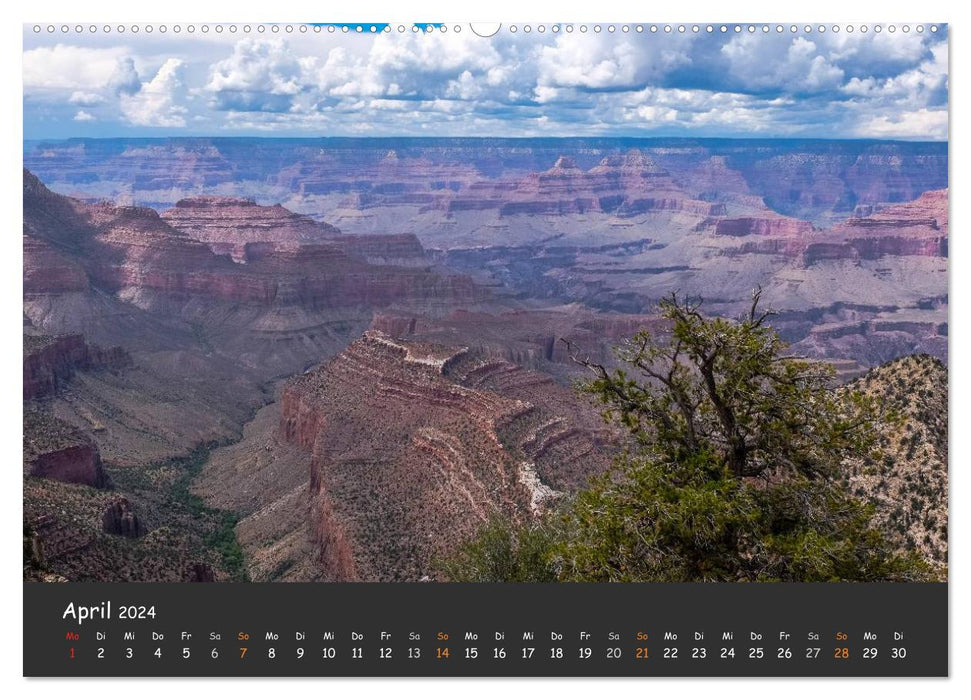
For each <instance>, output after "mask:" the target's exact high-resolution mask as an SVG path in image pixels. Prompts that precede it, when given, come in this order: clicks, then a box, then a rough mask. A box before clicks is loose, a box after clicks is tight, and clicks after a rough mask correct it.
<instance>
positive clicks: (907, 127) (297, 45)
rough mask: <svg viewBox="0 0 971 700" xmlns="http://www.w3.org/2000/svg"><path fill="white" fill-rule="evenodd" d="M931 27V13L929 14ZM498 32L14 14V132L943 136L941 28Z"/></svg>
mask: <svg viewBox="0 0 971 700" xmlns="http://www.w3.org/2000/svg"><path fill="white" fill-rule="evenodd" d="M926 26H927V25H925V27H926ZM775 27H776V25H771V26H770V27H769V31H768V32H763V30H762V25H756V26H755V31H754V32H749V31H748V25H742V26H741V28H740V29H741V31H739V32H736V31H735V28H734V26H732V27H729V29H728V31H727V32H725V33H722V32H720V31H719V29H720V27H719V26H718V25H716V26H715V31H714V32H713V33H710V34H709V33H707V32H706V31H705V28H704V25H702V27H701V31H700V32H698V33H694V32H692V31H691V29H690V27H689V28H688V31H686V32H684V33H679V32H678V31H677V30H676V29H675V30H674V31H672V32H671V33H665V32H664V31H663V30H661V31H658V32H657V33H651V32H650V31H649V28H648V27H645V29H644V31H643V32H642V33H637V32H636V31H634V25H631V29H630V31H629V32H628V33H623V32H622V31H621V28H620V25H618V26H617V29H616V31H615V32H614V33H609V32H607V31H606V25H604V30H603V31H601V32H600V33H595V32H593V31H592V29H589V30H588V31H587V32H585V33H581V32H580V31H579V28H576V29H574V31H572V32H567V31H566V28H565V27H561V28H560V31H558V32H556V33H554V32H553V31H551V28H550V25H548V26H547V28H546V31H545V32H544V33H542V34H540V33H539V32H538V31H536V30H535V29H534V30H533V31H532V32H530V33H528V34H527V33H524V32H523V31H522V29H521V28H520V29H519V31H517V32H515V33H513V32H510V31H508V28H504V29H503V30H502V31H500V32H499V34H497V35H496V36H494V37H492V38H488V39H486V38H482V37H478V36H476V35H475V34H473V33H472V32H471V31H469V30H468V27H467V26H466V27H463V31H461V32H455V31H454V28H452V27H449V30H448V31H446V32H441V31H439V30H437V29H436V30H433V31H431V32H428V33H425V32H413V31H410V29H411V28H410V27H409V28H408V31H405V32H404V33H399V32H397V31H396V29H397V27H395V31H391V32H390V33H378V34H376V35H371V34H368V33H366V32H365V33H363V34H358V33H356V32H353V31H352V32H350V33H347V34H345V33H342V32H341V31H340V30H339V29H338V30H337V31H335V32H333V33H331V32H329V31H328V28H327V27H323V28H322V29H321V30H320V31H315V29H314V28H313V27H309V28H307V29H306V31H305V32H301V31H300V25H293V26H292V31H290V32H287V31H286V26H277V27H276V31H274V26H273V25H266V26H265V31H264V32H262V33H259V32H257V31H256V25H253V26H252V27H251V30H252V31H250V32H249V33H245V32H244V31H243V25H238V26H237V27H236V31H234V32H231V31H230V28H229V25H223V26H222V27H220V29H221V30H222V31H220V32H217V31H216V25H209V31H208V32H207V33H202V32H201V31H200V30H199V29H197V30H196V31H195V32H194V33H193V34H191V35H190V34H188V33H187V32H186V31H185V28H183V30H182V32H180V33H178V34H176V33H175V32H174V31H173V30H172V28H169V31H167V32H166V33H165V34H162V33H160V32H159V31H158V29H157V28H155V30H154V31H153V32H152V33H148V32H146V31H145V29H144V28H143V29H142V30H141V31H140V32H139V33H137V34H134V33H132V32H131V30H130V28H129V29H128V31H126V32H124V33H119V32H117V30H113V31H112V32H110V33H107V34H106V33H104V32H103V31H102V30H100V29H99V31H98V32H96V33H90V32H89V31H87V30H85V31H84V32H82V33H77V32H75V31H74V29H73V27H72V28H71V29H70V30H69V31H68V32H66V33H62V32H61V30H60V28H57V30H56V31H55V32H54V33H48V32H47V30H46V27H45V28H44V29H43V31H41V32H40V33H35V32H34V31H33V28H32V26H31V25H27V26H25V27H24V55H23V77H24V138H25V139H38V138H66V137H78V136H87V137H105V136H182V135H185V136H188V135H210V136H219V135H224V136H242V135H258V136H274V135H279V136H398V135H411V136H422V135H425V136H588V135H603V136H698V137H713V136H718V137H732V136H737V137H760V138H765V137H818V138H885V139H912V140H938V141H940V140H946V139H947V126H948V117H947V99H948V83H947V70H948V47H947V32H946V27H940V28H939V30H938V31H937V32H931V31H929V29H927V28H925V31H923V32H921V33H918V32H917V31H916V30H915V29H914V28H911V30H910V31H909V32H906V33H905V32H903V31H902V29H897V31H895V32H893V33H891V32H889V31H888V30H887V29H884V31H881V32H879V33H877V32H875V31H873V28H872V27H871V28H870V31H868V32H866V33H863V32H861V31H860V30H859V28H857V30H856V31H854V32H852V33H850V32H847V31H846V30H845V28H844V29H843V30H842V31H839V32H833V31H832V28H828V30H827V31H825V32H822V33H821V32H819V31H816V30H814V31H812V32H809V33H807V32H805V31H804V30H803V29H802V28H801V27H800V28H799V30H798V31H797V32H795V33H793V32H790V31H789V28H788V27H786V28H785V30H784V31H783V32H781V33H780V32H777V31H776V28H775Z"/></svg>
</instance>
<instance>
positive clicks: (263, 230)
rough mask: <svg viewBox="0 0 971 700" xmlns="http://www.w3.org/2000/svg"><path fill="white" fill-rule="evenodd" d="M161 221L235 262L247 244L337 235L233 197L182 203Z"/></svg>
mask: <svg viewBox="0 0 971 700" xmlns="http://www.w3.org/2000/svg"><path fill="white" fill-rule="evenodd" d="M162 219H164V220H165V221H166V222H167V223H168V224H169V225H171V226H172V227H173V228H175V229H178V230H179V231H182V232H184V233H185V234H187V235H188V236H190V237H191V238H194V239H195V240H197V241H201V242H203V243H208V244H209V247H210V248H211V249H212V250H213V252H215V253H217V254H220V255H229V256H231V257H232V258H233V260H234V261H236V262H245V260H246V256H245V254H244V251H245V247H246V244H247V243H262V242H271V243H324V242H327V241H328V240H330V239H331V238H333V237H334V236H335V235H337V234H339V233H340V232H339V231H338V230H337V229H335V228H334V227H333V226H330V225H328V224H325V223H322V222H318V221H314V220H313V219H311V218H310V217H307V216H301V215H299V214H294V213H293V212H291V211H288V210H286V209H284V208H283V207H282V206H280V205H279V204H277V205H275V206H272V207H261V206H259V205H257V203H256V202H255V201H253V200H252V199H240V198H235V197H194V198H190V199H182V200H179V201H178V202H177V203H176V205H175V206H174V207H172V208H171V209H168V210H166V211H165V212H163V213H162Z"/></svg>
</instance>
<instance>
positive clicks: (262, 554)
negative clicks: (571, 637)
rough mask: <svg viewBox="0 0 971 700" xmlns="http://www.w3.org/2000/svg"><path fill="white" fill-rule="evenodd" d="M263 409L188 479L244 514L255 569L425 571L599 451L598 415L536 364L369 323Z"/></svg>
mask: <svg viewBox="0 0 971 700" xmlns="http://www.w3.org/2000/svg"><path fill="white" fill-rule="evenodd" d="M264 411H265V415H260V416H258V417H257V419H256V420H255V421H254V425H253V430H252V432H248V433H247V435H246V436H244V439H243V442H241V443H240V445H239V446H233V447H231V448H226V450H225V456H224V455H223V454H222V453H223V452H224V451H222V450H220V451H217V453H216V454H215V455H214V459H213V462H212V463H211V464H210V466H209V467H207V470H206V473H205V474H204V476H203V478H202V480H201V483H200V492H201V493H203V494H204V495H206V496H207V498H211V499H212V500H213V502H214V503H216V504H218V505H220V506H221V507H233V506H235V507H236V508H238V509H240V510H241V511H242V512H243V514H244V515H246V517H244V519H243V520H242V521H241V522H240V525H239V526H238V528H237V532H238V534H239V537H240V540H241V542H243V545H244V548H246V550H247V552H248V554H250V555H251V556H252V560H251V563H250V572H251V575H252V576H253V577H254V578H257V579H266V578H269V579H283V580H307V579H308V578H311V579H314V580H381V581H391V580H419V579H421V578H422V577H425V576H430V577H434V576H435V568H434V561H435V559H436V557H438V556H440V555H443V554H445V553H447V552H449V551H451V549H452V548H453V547H455V546H456V545H457V544H458V543H459V542H461V541H462V540H463V539H464V538H465V537H467V536H469V535H471V534H472V533H473V532H475V531H476V530H477V529H478V527H480V526H481V525H482V524H483V523H484V522H486V521H487V520H488V519H489V517H491V516H492V515H493V514H496V513H502V514H504V515H506V516H507V517H510V518H512V519H514V520H520V521H521V520H524V519H529V518H531V517H533V516H534V515H536V514H538V513H540V512H542V511H543V510H544V509H545V508H546V507H548V506H549V504H550V503H551V502H552V500H554V499H555V498H556V497H557V494H559V493H563V492H567V491H571V490H574V489H576V488H579V487H581V486H583V485H585V483H586V482H587V479H588V478H589V477H590V476H592V475H594V474H599V473H602V472H603V471H604V470H605V469H606V467H607V464H608V461H609V454H610V452H611V449H610V448H609V447H608V445H609V443H610V440H611V435H609V434H607V433H606V432H605V431H604V429H603V426H602V424H601V422H600V419H599V416H598V415H597V413H596V410H595V409H594V408H593V407H592V406H588V405H586V404H585V403H582V402H580V401H579V400H578V399H577V397H576V396H575V395H574V394H573V393H572V391H571V390H570V389H569V388H567V387H564V386H561V385H559V384H557V383H556V382H554V381H553V380H552V378H551V377H549V376H548V375H545V374H542V373H539V372H535V371H530V370H525V369H523V368H521V367H519V366H517V365H514V364H512V363H510V362H508V361H507V360H504V359H502V358H501V357H495V356H489V355H486V354H483V353H481V352H477V351H474V350H470V349H469V348H464V347H457V346H445V345H440V344H437V343H428V342H421V341H417V340H413V339H407V340H405V339H396V338H393V337H391V336H389V335H386V334H385V333H382V332H379V331H368V332H367V333H366V334H365V335H364V336H363V337H362V338H361V339H359V340H358V341H356V342H354V343H353V344H351V346H350V347H348V348H347V350H345V351H344V352H343V353H341V354H340V355H339V356H337V357H336V358H334V359H333V360H331V361H330V362H328V363H326V364H324V365H321V366H320V367H317V368H315V369H313V370H310V371H308V372H307V373H305V374H304V375H302V376H300V377H298V378H296V379H294V380H291V381H290V382H289V383H287V385H286V387H285V389H284V390H283V392H282V396H281V399H280V401H279V402H278V403H277V404H274V407H273V408H270V407H268V408H267V409H264ZM261 413H262V412H261ZM376 415H380V420H375V416H376ZM273 418H275V419H276V420H277V425H276V426H275V428H273V427H272V424H271V423H270V420H272V419H273ZM244 465H245V466H244ZM257 483H265V484H266V487H265V488H255V486H256V484H257ZM307 513H309V516H308V515H306V514H307Z"/></svg>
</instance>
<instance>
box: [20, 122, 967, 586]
mask: <svg viewBox="0 0 971 700" xmlns="http://www.w3.org/2000/svg"><path fill="white" fill-rule="evenodd" d="M24 166H25V167H24V176H23V217H24V218H23V259H24V262H23V377H24V383H23V405H24V456H23V473H24V548H25V564H24V577H25V580H31V581H63V580H70V581H92V580H93V581H187V582H189V581H192V582H205V581H231V580H237V581H243V580H249V581H443V580H447V576H446V574H445V573H444V569H443V566H442V561H443V560H446V559H447V558H448V557H449V556H450V555H451V554H452V553H454V552H455V551H456V549H457V548H459V547H460V546H461V545H462V543H463V542H465V541H467V540H469V539H470V538H473V537H474V536H475V535H476V534H477V533H478V532H480V531H481V530H482V529H483V527H485V526H487V525H488V524H489V523H490V522H492V521H493V520H495V519H496V518H502V519H505V520H506V521H509V522H512V523H517V524H528V523H530V522H534V521H536V520H537V519H539V518H542V517H543V516H544V515H545V514H547V513H550V512H552V511H553V510H554V509H555V508H557V507H558V504H561V503H563V502H567V501H568V500H569V499H570V498H571V497H572V495H573V494H576V493H577V492H579V491H581V490H583V489H585V488H586V487H587V486H588V484H589V483H590V481H591V479H596V478H597V477H600V476H602V475H604V474H606V473H608V471H609V469H610V466H611V464H612V462H613V461H614V460H615V458H616V457H617V456H618V455H620V454H622V453H623V452H624V451H625V450H626V449H628V448H629V447H630V442H629V440H630V438H629V436H628V435H626V434H624V433H623V431H619V430H618V429H617V428H616V426H613V425H610V424H609V423H605V422H604V420H603V419H602V416H601V412H602V407H601V406H598V405H597V404H596V403H595V402H594V401H593V400H592V399H591V397H589V396H587V395H584V394H583V393H581V392H578V391H576V390H575V387H574V384H575V383H576V382H577V381H580V380H584V379H587V378H588V369H587V367H585V366H583V364H582V363H579V362H577V359H578V357H582V358H583V359H584V361H585V362H587V363H596V364H599V365H602V366H604V367H607V368H608V369H611V368H614V367H616V366H617V359H616V356H615V353H614V348H615V347H616V346H619V345H623V344H624V343H625V341H627V339H629V338H631V337H632V336H634V335H635V334H636V333H637V332H638V331H640V330H643V329H647V330H650V331H651V332H654V333H657V334H660V335H662V336H663V335H664V334H665V333H667V332H668V330H669V329H668V326H667V325H666V323H665V321H664V320H663V319H662V318H661V317H660V316H659V314H658V313H657V304H658V302H659V300H661V299H663V298H665V297H667V296H668V295H670V294H671V293H672V292H677V293H678V294H680V295H683V296H684V297H688V298H694V299H699V300H703V303H704V308H705V310H706V311H707V312H709V313H711V314H713V315H715V316H718V317H723V318H726V319H734V318H738V317H740V315H743V314H745V313H746V312H747V311H748V310H749V306H750V304H751V295H752V291H753V290H754V289H761V290H762V293H761V294H762V296H761V298H762V300H763V302H764V303H765V304H766V305H767V306H768V307H769V308H771V310H772V312H773V315H772V317H771V321H770V322H771V324H772V327H773V328H774V329H775V330H776V331H777V332H778V333H779V334H780V336H781V337H782V339H783V340H784V341H785V342H786V343H787V344H788V349H787V353H788V354H789V355H791V356H796V357H804V358H809V359H812V360H818V361H821V362H825V363H828V364H830V365H832V366H833V368H834V369H835V377H836V380H835V381H836V385H834V390H835V389H836V387H837V386H839V387H847V386H848V387H852V388H853V389H854V390H858V391H860V392H862V393H864V394H866V395H868V396H871V397H877V398H878V399H879V400H880V401H881V402H884V403H885V404H886V405H888V406H892V407H893V412H894V415H896V416H902V417H903V418H901V419H900V420H896V419H895V420H894V421H891V420H889V419H888V420H887V421H886V422H885V423H883V424H881V427H880V435H879V436H878V437H879V442H880V449H881V450H882V453H881V454H882V455H883V458H882V459H881V460H880V461H878V462H873V463H863V462H847V464H846V465H845V473H844V475H843V476H844V477H845V480H846V483H847V488H848V489H849V490H850V491H852V493H853V494H854V495H855V496H856V497H858V498H860V499H862V500H864V501H866V502H867V503H869V504H872V506H873V510H874V513H873V522H874V523H875V526H876V527H879V528H881V529H883V530H885V531H886V532H887V533H888V537H889V538H890V539H891V541H892V542H893V544H894V546H895V547H897V548H898V549H899V551H901V552H909V553H915V554H916V555H917V556H919V557H920V558H921V559H922V560H923V561H925V562H926V563H927V565H928V566H930V567H933V568H934V569H935V570H943V568H944V567H946V564H947V362H948V357H947V348H948V235H949V233H948V178H947V173H948V154H947V144H946V143H942V142H907V141H881V140H811V139H806V140H795V139H764V140H758V139H689V138H652V139H635V138H570V139H555V138H524V139H501V138H483V139H476V138H360V139H354V138H323V139H310V138H307V139H295V138H294V139H290V138H158V139H154V138H110V139H68V140H34V141H26V142H25V144H24ZM901 420H902V421H903V422H902V423H901V422H900V421H901ZM903 426H906V427H903Z"/></svg>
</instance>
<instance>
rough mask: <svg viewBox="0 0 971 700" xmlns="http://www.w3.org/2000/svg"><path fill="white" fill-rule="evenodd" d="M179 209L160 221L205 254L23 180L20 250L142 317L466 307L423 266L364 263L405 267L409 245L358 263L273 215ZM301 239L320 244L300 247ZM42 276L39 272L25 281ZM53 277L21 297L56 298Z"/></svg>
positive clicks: (238, 206)
mask: <svg viewBox="0 0 971 700" xmlns="http://www.w3.org/2000/svg"><path fill="white" fill-rule="evenodd" d="M183 204H184V205H183V206H182V207H176V209H175V212H176V213H175V214H172V213H171V212H169V213H167V215H168V217H169V218H170V219H172V220H173V221H174V222H176V223H179V224H180V225H181V226H185V227H186V229H187V230H188V231H189V232H191V233H192V235H193V236H198V237H200V238H201V239H202V240H205V241H207V243H208V244H207V243H203V242H200V241H199V240H195V239H194V238H192V237H190V235H189V234H188V233H186V232H182V231H180V230H176V229H174V228H172V227H171V226H169V224H168V223H167V222H166V221H165V220H163V219H162V218H160V217H159V216H158V214H157V213H156V212H155V211H153V210H151V209H147V208H142V207H115V206H111V205H108V204H97V205H90V204H85V203H83V202H80V201H77V200H71V199H68V198H65V197H60V196H59V195H56V194H53V193H51V192H50V191H49V190H47V188H45V187H44V186H43V185H42V184H40V183H39V181H37V179H36V178H35V177H34V176H33V175H31V174H30V173H28V172H25V174H24V232H25V238H26V242H27V246H28V248H31V247H34V248H36V246H34V242H35V241H36V240H38V239H39V240H41V241H42V242H44V243H47V244H48V245H58V246H60V247H61V248H62V249H63V250H64V251H66V252H73V253H75V260H76V261H77V263H78V264H79V265H80V267H81V268H83V270H84V272H85V273H86V275H87V278H88V280H89V281H90V283H91V285H93V286H95V287H97V288H98V289H100V290H103V291H105V292H108V293H110V294H113V295H116V296H118V297H119V298H122V299H124V300H127V301H130V302H132V303H135V304H136V305H138V306H140V307H142V308H149V309H152V308H158V307H161V308H163V309H164V308H166V307H173V306H174V307H175V308H180V307H183V306H185V305H186V304H187V303H190V302H192V300H194V299H204V300H208V301H210V302H217V303H226V302H233V303H237V302H243V303H253V304H263V305H298V306H305V307H308V308H311V309H317V308H321V307H323V308H332V307H342V308H347V307H350V308H354V307H358V308H360V307H371V306H387V305H390V304H393V303H401V302H407V301H408V300H415V301H419V302H421V301H424V300H430V301H434V302H440V301H442V300H452V301H474V300H475V298H476V294H477V292H476V290H475V289H474V287H473V285H472V284H471V283H470V281H469V280H468V279H467V278H462V277H458V276H442V275H439V274H437V273H435V272H432V271H430V270H428V269H427V266H426V268H415V267H396V266H392V265H372V264H370V263H368V262H367V261H366V258H369V257H370V258H378V259H386V260H396V259H398V258H408V259H409V262H412V263H413V262H414V260H413V259H414V258H415V257H416V256H417V255H419V254H420V246H419V245H418V244H417V241H416V240H414V239H412V238H408V237H401V236H396V237H393V238H391V239H390V240H387V241H372V242H369V243H368V244H367V245H361V246H360V247H361V248H363V249H364V250H363V254H362V255H361V256H360V257H358V256H357V255H353V254H351V253H355V252H356V251H354V250H353V248H354V244H355V242H357V241H355V239H349V240H347V241H345V242H341V243H336V242H334V241H332V240H329V239H330V237H331V236H332V234H333V233H334V231H333V229H331V228H329V227H326V225H323V224H317V223H316V222H311V221H309V220H307V219H306V218H305V217H299V216H297V215H294V214H292V213H290V212H287V211H286V210H284V209H282V208H281V207H257V206H256V205H255V204H251V203H241V202H240V201H239V200H228V201H227V200H224V199H218V198H215V199H214V198H207V199H203V200H193V201H191V202H187V203H183ZM240 210H242V212H243V213H240ZM226 212H231V213H234V215H233V216H232V217H231V218H229V219H228V220H225V219H223V218H222V216H221V215H222V214H223V213H226ZM246 213H249V214H252V215H253V218H252V219H250V220H249V221H250V222H249V224H248V225H247V226H242V227H241V226H240V224H239V219H240V218H245V214H246ZM217 221H218V222H220V223H219V224H218V225H216V224H215V223H214V222H217ZM227 239H228V240H227ZM311 239H312V240H315V241H323V242H307V241H308V240H311ZM383 243H386V245H382V244H383ZM210 244H211V245H212V246H213V247H215V248H217V249H222V248H223V247H225V246H229V247H231V251H232V253H233V255H234V256H236V257H237V259H238V263H239V264H237V263H234V262H233V261H232V260H230V259H228V258H227V257H225V256H222V255H217V254H215V253H214V252H213V250H211V249H210ZM48 258H49V256H47V257H45V256H43V255H40V256H34V258H32V259H31V260H30V261H29V262H28V263H27V264H28V266H30V267H33V266H35V265H37V266H39V265H41V264H42V263H44V264H49V260H48ZM43 276H44V273H43V272H39V273H38V274H36V275H34V274H32V275H31V279H37V280H40V279H41V278H42V277H43ZM61 277H63V275H61V276H60V277H57V279H56V284H55V285H54V286H52V287H49V288H48V287H43V286H40V287H38V288H37V289H34V288H33V286H32V287H31V292H32V293H35V294H36V293H47V294H53V293H58V292H61V291H63V290H64V289H65V287H66V286H67V285H66V282H65V281H62V280H61ZM75 286H77V285H75ZM72 289H73V287H72Z"/></svg>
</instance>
